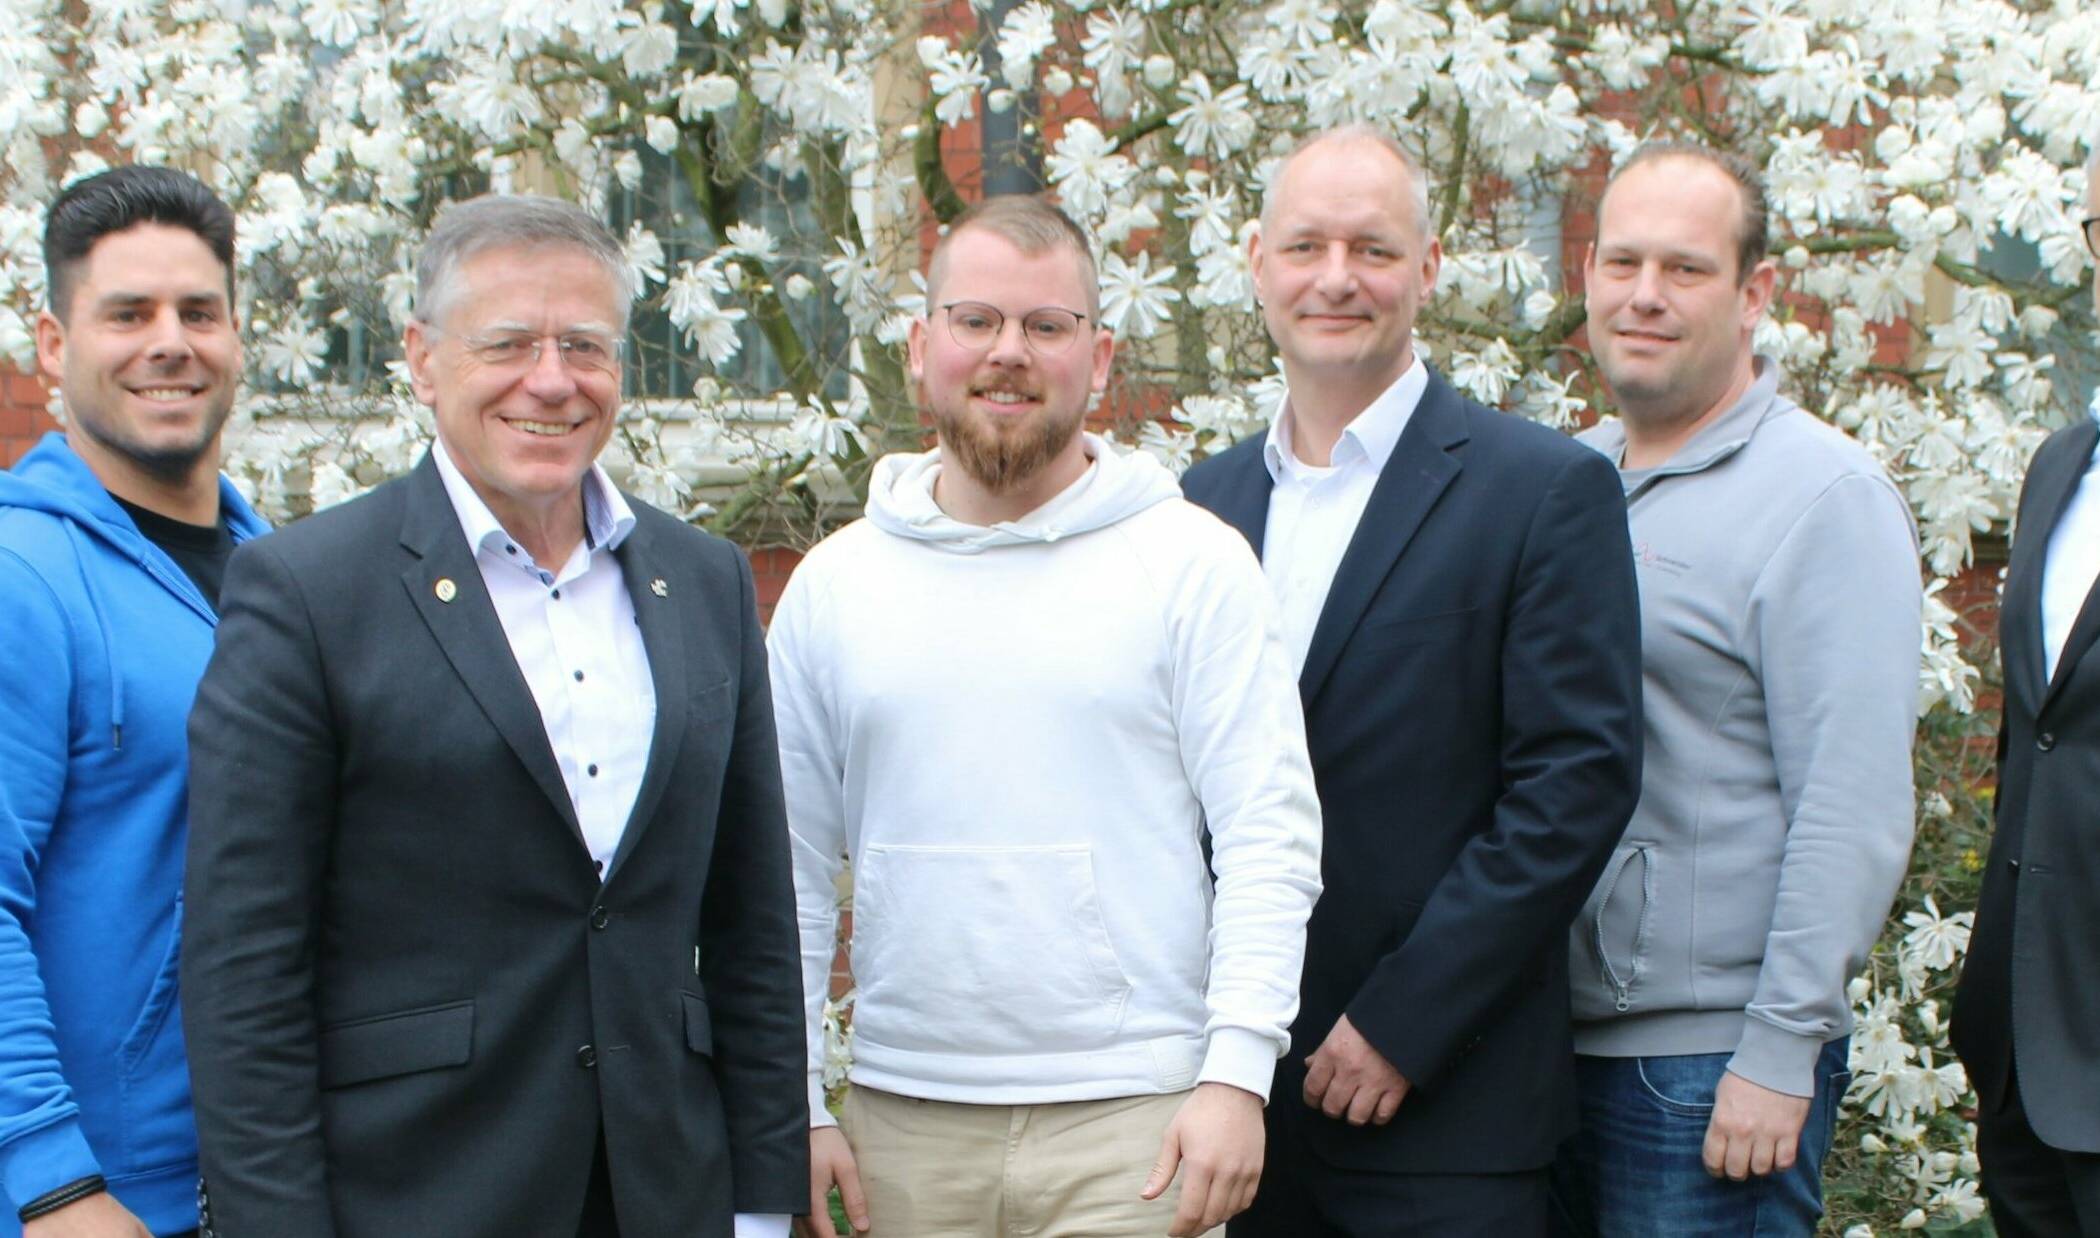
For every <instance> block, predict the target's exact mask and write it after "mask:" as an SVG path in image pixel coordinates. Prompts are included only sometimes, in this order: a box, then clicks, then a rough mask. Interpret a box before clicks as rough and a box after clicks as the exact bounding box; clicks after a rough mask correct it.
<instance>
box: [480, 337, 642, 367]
mask: <svg viewBox="0 0 2100 1238" xmlns="http://www.w3.org/2000/svg"><path fill="white" fill-rule="evenodd" d="M550 339H551V340H553V341H554V346H555V348H556V349H557V350H558V351H559V355H560V357H561V363H562V364H563V365H565V366H567V367H568V368H569V372H570V373H572V374H609V373H611V372H612V371H614V370H616V369H618V368H620V353H621V351H622V350H623V349H624V348H625V347H626V344H627V341H625V340H622V339H615V338H614V337H612V336H610V335H604V334H601V333H599V332H596V331H571V332H569V333H567V334H566V335H552V336H549V335H533V334H531V333H530V332H526V331H500V332H497V333H496V334H494V335H466V336H461V337H460V343H461V344H462V345H463V346H464V347H465V348H466V350H467V355H468V356H471V357H473V358H474V360H476V361H478V362H480V363H481V364H482V365H484V366H486V367H488V368H489V369H492V370H517V371H523V370H529V369H531V368H532V367H534V366H536V365H538V364H539V363H540V354H541V353H542V351H544V350H545V349H546V347H547V341H548V340H550Z"/></svg>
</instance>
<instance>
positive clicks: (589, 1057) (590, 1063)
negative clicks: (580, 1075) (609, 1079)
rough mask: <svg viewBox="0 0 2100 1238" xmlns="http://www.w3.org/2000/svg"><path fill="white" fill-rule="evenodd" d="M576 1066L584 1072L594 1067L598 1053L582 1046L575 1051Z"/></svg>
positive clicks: (587, 1046) (596, 1063) (586, 1046)
mask: <svg viewBox="0 0 2100 1238" xmlns="http://www.w3.org/2000/svg"><path fill="white" fill-rule="evenodd" d="M576 1064H577V1065H578V1066H581V1067H583V1068H584V1069H585V1070H590V1069H592V1068H594V1067H596V1066H597V1065H598V1051H597V1050H596V1049H593V1048H591V1047H590V1046H589V1045H585V1046H583V1047H582V1048H581V1049H578V1050H577V1051H576Z"/></svg>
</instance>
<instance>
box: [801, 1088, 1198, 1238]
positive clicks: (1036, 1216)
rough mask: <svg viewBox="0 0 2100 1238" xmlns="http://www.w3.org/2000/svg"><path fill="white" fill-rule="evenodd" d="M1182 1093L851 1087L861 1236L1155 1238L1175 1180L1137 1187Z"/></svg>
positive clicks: (843, 1123)
mask: <svg viewBox="0 0 2100 1238" xmlns="http://www.w3.org/2000/svg"><path fill="white" fill-rule="evenodd" d="M1187 1097H1188V1093H1187V1092H1175V1093H1170V1094H1168V1095H1164V1096H1128V1097H1117V1098H1114V1099H1111V1100H1091V1101H1067V1102H1063V1103H1059V1104H1051V1105H958V1104H950V1103H948V1102H945V1101H932V1100H913V1099H911V1098H909V1097H905V1096H896V1095H893V1094H891V1093H888V1092H878V1091H875V1090H874V1089H872V1088H863V1087H854V1088H850V1089H848V1090H847V1092H846V1101H845V1105H844V1106H843V1107H842V1108H841V1110H840V1112H839V1128H840V1130H841V1131H842V1132H843V1133H844V1134H845V1136H846V1141H847V1142H848V1143H849V1144H851V1145H852V1146H853V1158H854V1160H855V1162H856V1163H857V1164H858V1165H859V1167H860V1182H861V1186H862V1188H863V1189H865V1190H866V1191H867V1195H868V1219H869V1220H870V1221H871V1222H873V1224H874V1228H873V1229H872V1230H871V1231H870V1238H1163V1236H1164V1235H1165V1234H1166V1232H1167V1226H1168V1224H1169V1223H1171V1222H1172V1220H1173V1218H1174V1208H1175V1205H1176V1203H1177V1202H1178V1201H1179V1200H1180V1198H1181V1181H1180V1176H1179V1175H1178V1174H1177V1175H1176V1177H1175V1181H1174V1184H1173V1185H1172V1186H1170V1187H1168V1188H1167V1190H1166V1193H1165V1194H1163V1195H1161V1196H1160V1197H1159V1198H1158V1199H1155V1200H1149V1201H1148V1200H1142V1199H1139V1198H1138V1192H1139V1191H1141V1190H1143V1189H1144V1186H1145V1179H1146V1177H1147V1176H1149V1175H1150V1174H1151V1172H1152V1166H1153V1165H1154V1164H1155V1163H1156V1162H1157V1161H1158V1160H1159V1144H1160V1139H1161V1138H1162V1137H1163V1136H1165V1134H1166V1131H1167V1124H1168V1123H1169V1122H1171V1121H1173V1118H1174V1114H1175V1112H1176V1111H1177V1110H1179V1109H1180V1108H1181V1102H1182V1101H1183V1100H1185V1099H1187ZM1218 1232H1222V1231H1213V1233H1218Z"/></svg>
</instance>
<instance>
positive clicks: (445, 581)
mask: <svg viewBox="0 0 2100 1238" xmlns="http://www.w3.org/2000/svg"><path fill="white" fill-rule="evenodd" d="M433 591H434V592H435V593H436V594H437V595H438V601H440V602H449V601H451V600H452V599H453V598H456V597H458V596H459V586H458V585H455V584H453V583H452V578H451V577H450V576H440V577H438V582H437V586H436V588H435V589H434V590H433Z"/></svg>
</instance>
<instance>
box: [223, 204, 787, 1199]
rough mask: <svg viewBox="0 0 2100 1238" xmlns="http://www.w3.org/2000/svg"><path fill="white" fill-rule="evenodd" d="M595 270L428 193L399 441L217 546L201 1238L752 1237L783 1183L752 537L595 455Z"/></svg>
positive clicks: (538, 233) (571, 216)
mask: <svg viewBox="0 0 2100 1238" xmlns="http://www.w3.org/2000/svg"><path fill="white" fill-rule="evenodd" d="M631 294H632V277H631V276H630V275H629V274H628V269H627V266H626V262H625V259H624V257H623V256H622V253H621V249H620V245H619V243H618V242H617V241H616V240H615V239H614V238H613V237H612V236H611V235H610V234H609V233H608V232H607V231H606V229H605V228H604V226H603V225H602V224H601V223H599V222H598V221H597V220H596V219H594V218H593V217H592V216H590V215H589V214H587V213H585V212H584V211H582V210H581V209H579V208H577V207H574V206H570V205H567V204H564V203H561V202H557V201H554V200H551V199H538V198H529V197H503V196H489V197H482V198H477V199H474V200H473V201H470V202H466V203H463V204H459V205H455V206H453V207H451V208H450V209H449V210H447V211H446V212H445V213H444V214H443V215H442V216H440V218H439V220H438V222H437V225H436V226H435V228H434V229H433V230H432V232H431V234H430V237H429V239H428V241H427V242H426V244H425V246H424V249H423V251H422V254H421V259H420V262H419V265H418V267H417V272H416V313H415V317H414V319H413V321H412V322H411V323H410V324H409V326H408V329H407V333H406V337H405V340H404V348H405V352H406V354H407V361H408V369H409V374H410V376H411V380H412V383H413V386H414V390H415V394H416V397H417V398H418V399H419V400H421V401H422V402H423V403H425V404H428V405H429V406H430V407H431V408H432V410H433V411H434V413H435V417H436V422H437V430H438V435H437V443H436V445H435V446H434V447H432V449H431V451H430V454H429V455H428V456H427V457H426V458H425V459H424V460H423V462H422V463H421V464H420V465H419V466H418V467H417V468H416V469H415V470H414V471H413V472H412V473H411V474H410V475H408V476H406V477H403V478H401V479H399V480H396V481H393V482H389V483H388V484H386V485H383V486H381V487H379V488H378V489H377V490H375V491H373V492H372V493H371V494H369V495H367V496H365V497H363V498H360V499H357V500H355V501H353V502H350V503H346V504H344V505H343V506H341V507H339V508H336V509H334V510H332V511H327V512H323V513H321V514H319V515H316V516H313V517H311V518H309V519H307V520H304V521H302V522H300V523H299V524H297V525H295V526H293V527H291V528H289V529H287V530H285V531H283V532H281V533H278V534H275V535H273V536H271V537H268V538H264V539H260V540H258V541H256V542H254V543H251V544H249V545H247V546H244V547H242V548H241V550H240V551H239V552H238V553H236V554H235V555H234V557H233V560H232V563H231V565H230V566H229V568H228V570H227V575H226V584H225V594H224V615H223V618H222V620H221V623H220V628H219V633H220V640H219V644H218V651H217V653H216V654H215V655H214V657H213V659H212V662H211V664H210V667H209V669H208V670H207V672H206V674H205V676H204V681H203V684H202V686H201V687H200V689H199V691H198V696H197V705H196V709H195V712H194V713H193V714H192V716H191V719H190V742H191V752H192V754H193V757H194V773H193V776H192V782H191V787H192V795H191V816H192V823H193V824H192V828H191V834H190V847H189V872H188V880H187V886H186V901H187V905H188V926H189V927H188V933H187V936H186V940H185V941H184V943H183V946H184V950H183V959H182V986H183V1015H184V1019H183V1025H184V1029H185V1030H186V1032H187V1033H188V1037H189V1047H190V1068H191V1073H192V1076H193V1079H194V1086H195V1093H196V1104H197V1119H198V1127H199V1132H200V1144H201V1147H202V1162H203V1176H204V1193H205V1196H206V1204H207V1208H206V1223H207V1227H208V1228H209V1229H211V1230H213V1231H214V1232H216V1233H217V1234H218V1235H220V1236H221V1238H332V1236H340V1238H532V1236H545V1238H570V1236H571V1235H578V1236H580V1238H613V1236H614V1235H625V1236H626V1238H730V1236H731V1235H732V1233H734V1234H735V1235H737V1238H745V1236H747V1235H760V1234H778V1235H781V1236H783V1238H784V1236H785V1235H786V1233H787V1229H788V1216H789V1214H793V1213H796V1212H799V1211H801V1210H802V1209H805V1208H807V1207H808V1206H809V1205H808V1199H809V1185H808V1184H809V1171H808V1138H809V1137H808V1131H807V1123H808V1114H807V1112H806V1110H805V1107H804V1106H805V1101H804V1092H803V1084H802V1078H803V1039H802V1024H801V995H800V988H801V986H800V973H799V964H798V960H797V953H796V929H795V917H794V896H793V892H792V887H791V880H790V876H789V868H788V850H787V833H786V822H785V819H784V815H783V809H782V805H781V790H780V770H779V755H778V751H777V749H776V747H775V743H774V735H773V717H772V703H771V693H770V691H769V688H768V685H767V679H766V655H765V647H764V644H763V640H762V634H761V632H760V630H759V624H758V615H757V611H756V607H755V604H754V600H753V591H752V583H751V573H750V568H749V566H748V565H747V564H746V562H745V560H744V557H743V555H742V554H741V553H740V552H739V551H738V550H737V549H736V548H735V547H734V546H732V545H730V544H728V543H727V542H724V541H721V540H718V539H716V538H713V537H709V536H707V535H705V534H703V533H701V532H699V531H698V530H695V529H692V528H690V527H688V526H686V525H685V524H683V523H681V522H680V521H679V520H677V519H675V518H674V517H671V516H669V515H666V514H664V513H662V512H659V511H656V510H655V509H653V508H650V507H648V506H646V505H645V504H643V503H641V502H640V501H638V500H635V499H631V498H627V497H625V496H623V495H621V494H620V492H619V491H617V490H616V489H614V488H613V486H612V484H611V482H610V481H609V479H608V478H607V476H606V474H605V472H604V470H603V469H602V468H600V467H598V466H597V464H596V463H595V461H596V458H597V456H598V453H599V451H600V450H601V449H603V448H604V446H605V443H606V440H607V439H608V438H609V437H610V436H611V434H612V428H613V419H614V417H615V415H616V413H617V411H618V408H619V402H620V378H621V366H620V354H621V346H622V342H623V339H624V336H625V332H626V325H627V312H628V306H629V302H630V301H631V299H632V295H631ZM732 1214H736V1215H735V1216H734V1220H732Z"/></svg>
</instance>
